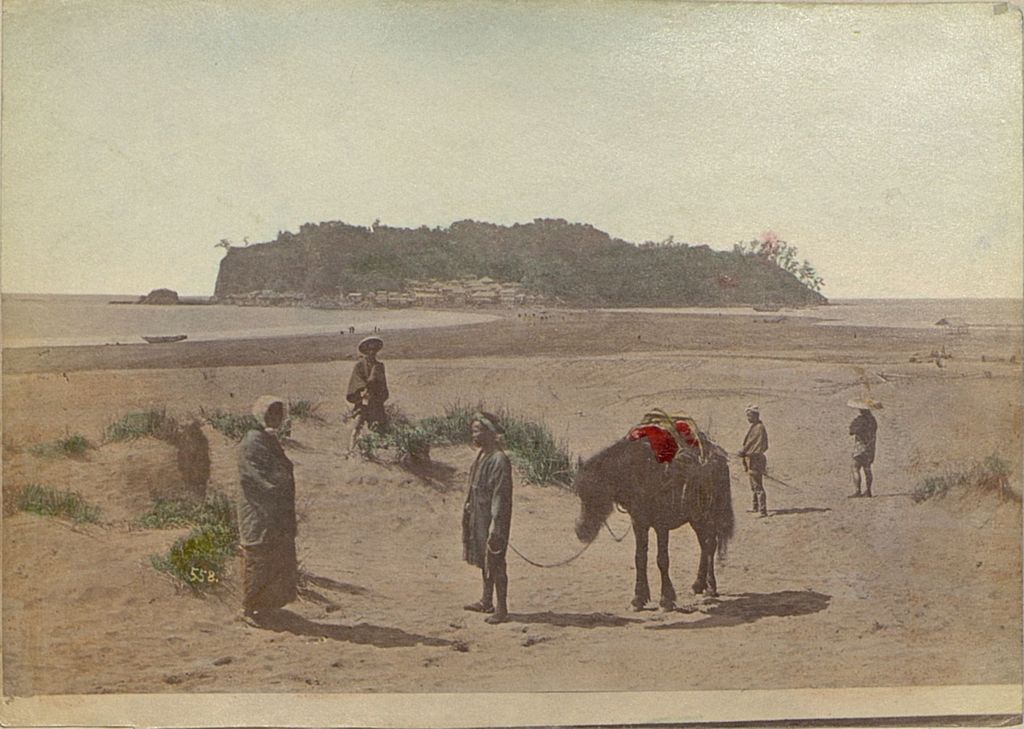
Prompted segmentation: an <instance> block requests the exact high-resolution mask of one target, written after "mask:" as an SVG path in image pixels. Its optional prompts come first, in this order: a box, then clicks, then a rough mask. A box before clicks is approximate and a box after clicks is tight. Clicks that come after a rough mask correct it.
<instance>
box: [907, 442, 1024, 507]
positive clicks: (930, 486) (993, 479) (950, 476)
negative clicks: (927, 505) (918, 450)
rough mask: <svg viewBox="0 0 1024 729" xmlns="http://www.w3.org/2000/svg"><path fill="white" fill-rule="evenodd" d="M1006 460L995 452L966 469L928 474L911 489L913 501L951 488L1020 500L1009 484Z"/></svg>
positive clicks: (952, 489)
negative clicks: (934, 474)
mask: <svg viewBox="0 0 1024 729" xmlns="http://www.w3.org/2000/svg"><path fill="white" fill-rule="evenodd" d="M1011 473H1012V470H1011V468H1010V464H1009V463H1007V462H1006V461H1005V460H1003V459H1002V458H1000V457H999V456H997V455H994V454H993V455H991V456H988V457H987V458H985V459H984V460H983V461H982V462H981V463H975V464H973V465H971V466H970V467H969V468H967V469H962V470H958V471H952V470H951V471H948V472H947V473H944V474H940V475H936V476H929V477H928V478H925V479H924V480H923V481H921V483H919V484H918V485H917V488H915V489H914V491H913V492H912V493H911V498H912V499H913V500H914V502H915V503H918V504H919V503H921V502H922V501H927V500H928V499H934V498H943V497H945V496H946V495H948V494H949V493H950V492H952V491H954V490H961V489H962V490H970V491H973V492H975V493H990V494H995V495H996V496H998V497H999V498H1000V499H1001V500H1004V501H1015V502H1017V503H1020V501H1021V496H1020V494H1018V493H1017V492H1016V491H1014V490H1013V489H1012V488H1010V474H1011Z"/></svg>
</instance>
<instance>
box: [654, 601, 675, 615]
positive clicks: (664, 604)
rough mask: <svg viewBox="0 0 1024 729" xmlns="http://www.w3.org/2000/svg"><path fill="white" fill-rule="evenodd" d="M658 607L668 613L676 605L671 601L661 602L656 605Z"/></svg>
mask: <svg viewBox="0 0 1024 729" xmlns="http://www.w3.org/2000/svg"><path fill="white" fill-rule="evenodd" d="M658 606H659V607H660V608H661V609H662V610H664V611H665V612H667V613H670V612H672V611H673V610H675V609H676V604H675V603H674V602H673V601H671V600H662V601H661V602H660V603H658Z"/></svg>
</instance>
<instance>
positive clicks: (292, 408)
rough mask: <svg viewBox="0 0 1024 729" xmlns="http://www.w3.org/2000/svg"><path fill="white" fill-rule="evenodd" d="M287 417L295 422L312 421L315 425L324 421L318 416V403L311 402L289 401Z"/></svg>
mask: <svg viewBox="0 0 1024 729" xmlns="http://www.w3.org/2000/svg"><path fill="white" fill-rule="evenodd" d="M288 415H289V417H292V418H295V419H296V420H312V421H314V422H317V423H322V422H323V421H324V418H323V416H322V415H320V403H318V402H313V401H312V400H289V401H288Z"/></svg>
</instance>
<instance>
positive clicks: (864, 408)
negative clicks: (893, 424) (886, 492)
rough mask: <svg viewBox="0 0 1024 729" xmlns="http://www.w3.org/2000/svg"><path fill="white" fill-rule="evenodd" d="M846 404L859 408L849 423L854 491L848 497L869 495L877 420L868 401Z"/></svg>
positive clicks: (872, 478)
mask: <svg viewBox="0 0 1024 729" xmlns="http://www.w3.org/2000/svg"><path fill="white" fill-rule="evenodd" d="M846 404H847V405H849V406H850V407H852V408H856V409H858V410H860V414H859V415H858V416H857V417H855V418H854V419H853V422H852V423H850V435H852V436H853V487H854V492H853V493H852V494H850V498H858V497H860V496H867V497H870V496H871V495H872V494H871V484H872V482H873V481H874V476H873V474H872V473H871V464H872V463H874V462H875V435H876V433H877V432H878V421H877V420H875V416H874V415H872V414H871V409H870V405H869V404H868V403H864V402H860V401H857V400H850V401H849V402H848V403H846ZM861 471H864V491H863V493H862V492H861V490H860V472H861Z"/></svg>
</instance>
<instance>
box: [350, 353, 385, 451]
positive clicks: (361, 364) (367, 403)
mask: <svg viewBox="0 0 1024 729" xmlns="http://www.w3.org/2000/svg"><path fill="white" fill-rule="evenodd" d="M383 346H384V342H383V340H382V339H381V338H380V337H367V338H366V339H364V340H363V341H361V342H360V343H359V354H360V357H359V360H358V361H357V362H356V364H355V366H354V367H353V368H352V376H351V377H349V380H348V390H347V392H346V393H345V399H346V400H348V401H349V402H350V403H352V412H353V413H354V414H355V424H354V426H353V427H352V442H351V443H350V445H349V452H354V451H355V449H356V441H358V440H359V436H360V435H362V432H363V428H364V427H366V428H369V429H370V430H372V431H374V432H380V430H381V429H382V428H383V427H384V425H385V424H386V423H387V414H386V413H385V412H384V403H385V401H387V399H388V397H390V393H389V392H388V378H387V375H386V374H385V372H384V363H383V362H380V361H379V360H378V359H377V353H378V352H379V351H380V350H381V348H382V347H383Z"/></svg>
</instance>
